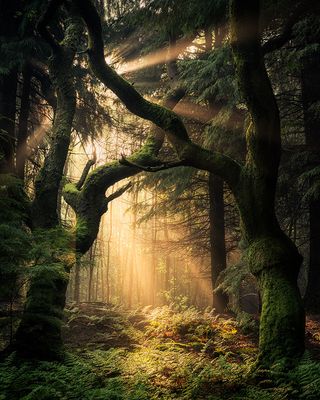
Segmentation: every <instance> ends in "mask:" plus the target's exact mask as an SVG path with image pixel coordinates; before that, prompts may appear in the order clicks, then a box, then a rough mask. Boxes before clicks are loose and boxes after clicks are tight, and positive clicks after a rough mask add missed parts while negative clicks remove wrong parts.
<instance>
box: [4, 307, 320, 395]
mask: <svg viewBox="0 0 320 400" xmlns="http://www.w3.org/2000/svg"><path fill="white" fill-rule="evenodd" d="M86 311H87V313H86ZM93 311H94V310H92V309H90V310H86V309H82V310H80V309H75V308H73V309H72V310H71V311H70V310H69V313H68V321H67V326H66V334H68V335H69V336H70V337H69V343H70V344H71V343H72V340H73V337H72V335H73V331H72V329H74V330H75V332H76V333H75V335H76V334H77V331H76V326H77V321H78V322H79V323H80V322H81V329H86V330H87V331H88V337H90V334H91V333H92V332H93V333H94V334H95V333H96V330H102V331H101V332H100V333H101V335H103V334H105V335H106V336H105V337H106V338H107V339H106V343H107V345H108V346H105V348H100V349H93V347H92V343H89V342H88V343H87V346H83V343H81V346H80V347H78V348H77V347H76V345H75V344H74V345H73V346H70V347H69V350H68V349H67V350H68V352H67V355H66V357H65V360H64V362H63V363H54V362H37V361H34V362H26V361H21V360H20V361H19V360H17V359H16V358H15V355H14V354H13V355H11V356H10V357H9V358H8V359H7V360H6V361H5V362H4V363H3V364H1V365H0V399H1V400H17V399H19V400H49V399H50V400H57V399H67V400H68V399H70V400H72V399H77V400H78V399H79V400H89V399H92V400H93V399H95V400H100V399H101V400H102V399H106V400H148V399H150V400H152V399H164V400H166V399H167V400H169V399H181V400H188V399H190V400H191V399H195V400H201V399H208V400H218V399H219V400H224V399H226V400H242V399H248V400H254V399H259V400H316V399H319V398H320V364H319V363H317V362H315V361H313V360H312V359H311V357H309V356H305V357H304V358H303V360H302V361H301V363H300V364H299V365H298V366H297V367H296V368H295V369H294V370H292V371H290V372H288V373H287V374H281V375H280V374H275V373H273V372H272V371H269V372H268V373H267V374H265V376H264V378H261V379H260V380H258V379H253V378H252V375H251V374H250V371H251V367H252V364H253V362H254V360H255V355H256V342H255V338H254V337H251V336H250V335H244V334H243V333H242V331H241V327H240V325H239V323H238V322H236V321H235V320H234V319H231V318H222V317H217V316H214V315H211V314H210V313H209V312H199V311H197V310H196V309H193V308H189V309H185V310H183V311H180V312H177V311H174V310H173V309H172V308H170V307H161V308H157V309H154V310H151V311H149V312H141V310H140V311H136V312H132V311H126V310H121V309H120V308H118V309H117V308H113V309H106V308H105V309H102V308H100V310H99V311H97V312H96V314H97V315H94V314H93ZM85 326H86V327H85ZM104 329H105V330H109V332H103V330H104ZM124 332H127V337H126V338H125V339H124V341H123V344H122V345H121V343H119V340H118V338H117V333H121V334H122V335H124ZM110 337H111V338H112V337H114V340H115V341H114V343H112V341H110V340H111V339H110ZM123 337H124V336H123ZM128 338H131V342H130V346H129V345H128V343H129V342H128ZM77 343H78V342H76V344H77Z"/></svg>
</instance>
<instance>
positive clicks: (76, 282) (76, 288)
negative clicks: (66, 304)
mask: <svg viewBox="0 0 320 400" xmlns="http://www.w3.org/2000/svg"><path fill="white" fill-rule="evenodd" d="M80 264H81V262H80V259H79V258H78V259H77V262H76V265H75V269H74V296H73V299H74V301H75V302H76V303H77V304H79V303H80Z"/></svg>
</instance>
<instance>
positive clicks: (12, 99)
mask: <svg viewBox="0 0 320 400" xmlns="http://www.w3.org/2000/svg"><path fill="white" fill-rule="evenodd" d="M17 79H18V76H17V70H16V68H14V69H13V70H12V71H10V72H9V74H8V75H5V76H3V75H2V76H0V173H8V172H9V173H12V172H14V153H15V151H14V150H15V118H16V93H17Z"/></svg>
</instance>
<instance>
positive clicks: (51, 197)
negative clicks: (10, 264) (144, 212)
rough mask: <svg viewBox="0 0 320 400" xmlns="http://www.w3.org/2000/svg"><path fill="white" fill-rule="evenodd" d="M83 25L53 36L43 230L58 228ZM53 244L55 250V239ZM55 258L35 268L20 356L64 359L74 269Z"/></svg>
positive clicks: (39, 216)
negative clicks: (53, 95) (53, 100)
mask: <svg viewBox="0 0 320 400" xmlns="http://www.w3.org/2000/svg"><path fill="white" fill-rule="evenodd" d="M49 11H50V10H49ZM51 17H52V14H51V12H48V11H47V12H45V14H44V15H43V17H42V19H41V21H40V22H41V24H40V23H39V24H38V28H39V29H40V27H42V28H41V29H42V33H44V32H43V31H45V37H48V36H50V33H49V32H47V31H46V28H45V26H43V25H44V24H45V22H46V23H48V22H49V21H48V19H49V20H50V18H51ZM81 26H82V25H81V23H80V20H79V19H78V18H76V17H75V18H73V19H70V20H69V26H68V30H67V34H66V36H65V38H64V41H63V42H61V43H62V44H61V45H59V44H58V43H55V45H54V46H53V45H52V42H54V41H55V40H54V38H51V41H50V44H51V47H52V57H51V64H50V70H51V74H52V76H53V78H54V79H53V80H54V84H55V86H56V88H57V112H56V115H55V120H54V124H53V129H52V143H51V147H50V149H49V152H48V155H47V157H46V158H45V161H44V165H43V167H42V169H41V171H40V173H39V175H38V177H37V182H36V185H35V186H36V190H35V192H36V193H35V199H34V201H33V204H32V208H33V224H34V226H35V227H37V228H41V229H57V225H58V217H57V199H58V192H59V188H60V183H61V179H62V176H63V169H64V165H65V162H66V159H67V154H68V149H69V143H70V135H71V127H72V122H73V117H74V113H75V106H76V94H75V88H74V79H73V71H72V65H73V59H74V55H75V51H76V47H77V43H78V41H79V38H80V36H81ZM63 234H65V232H64V231H63V229H61V233H60V235H59V236H61V235H63ZM51 245H52V249H54V247H55V245H56V241H55V239H54V238H53V240H52V244H51ZM66 245H67V246H70V255H74V253H73V252H74V249H73V247H72V245H71V240H70V243H67V244H66ZM68 248H69V247H68ZM53 254H55V253H53ZM56 254H61V249H59V248H58V249H57V252H56ZM68 256H69V254H68ZM52 258H53V260H50V261H45V262H44V265H38V266H36V267H35V269H34V270H32V272H33V274H32V276H31V279H30V287H29V290H28V293H27V298H26V303H25V307H24V312H23V315H22V320H21V323H20V325H19V328H18V330H17V333H16V337H15V347H16V349H17V354H18V356H22V357H27V358H38V359H49V360H50V359H60V358H61V357H62V355H63V343H62V338H61V325H62V317H63V310H64V306H65V301H66V290H67V286H68V281H69V272H70V268H71V265H70V263H69V262H68V261H67V260H65V259H64V257H62V258H61V259H60V258H59V256H52Z"/></svg>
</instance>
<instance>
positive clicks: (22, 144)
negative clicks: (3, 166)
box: [16, 66, 31, 180]
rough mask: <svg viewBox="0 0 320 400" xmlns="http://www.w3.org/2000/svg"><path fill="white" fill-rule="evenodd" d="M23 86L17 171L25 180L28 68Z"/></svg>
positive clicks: (28, 102)
mask: <svg viewBox="0 0 320 400" xmlns="http://www.w3.org/2000/svg"><path fill="white" fill-rule="evenodd" d="M22 77H23V86H22V93H21V104H20V115H19V126H18V134H17V153H16V169H17V175H18V177H19V178H20V179H21V180H24V169H25V163H26V157H27V139H28V118H29V112H30V89H31V72H30V70H29V68H28V67H27V66H25V67H24V69H23V72H22Z"/></svg>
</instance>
